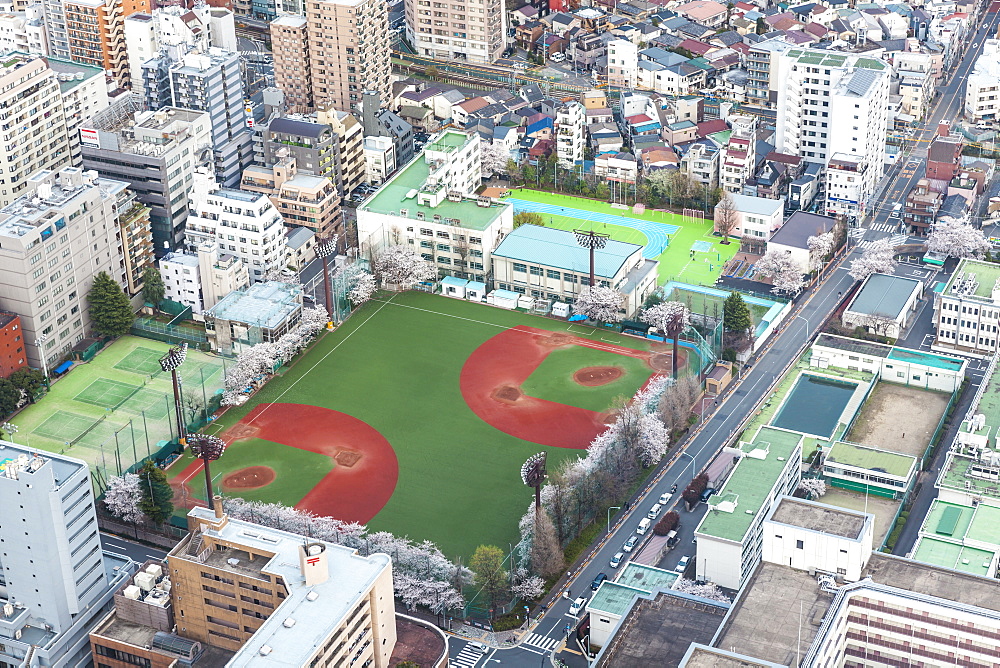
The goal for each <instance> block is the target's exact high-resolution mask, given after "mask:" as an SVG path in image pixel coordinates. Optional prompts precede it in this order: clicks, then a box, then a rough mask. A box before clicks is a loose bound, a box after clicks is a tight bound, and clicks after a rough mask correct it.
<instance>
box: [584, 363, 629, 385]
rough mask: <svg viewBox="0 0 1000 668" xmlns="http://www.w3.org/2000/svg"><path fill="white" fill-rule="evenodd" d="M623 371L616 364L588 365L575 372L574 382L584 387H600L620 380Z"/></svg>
mask: <svg viewBox="0 0 1000 668" xmlns="http://www.w3.org/2000/svg"><path fill="white" fill-rule="evenodd" d="M623 373H625V372H624V371H622V370H621V369H619V368H618V367H616V366H588V367H584V368H583V369H578V370H577V371H575V372H574V373H573V382H574V383H576V384H577V385H583V386H584V387H600V386H601V385H607V384H608V383H610V382H612V381H615V380H618V379H619V378H621V377H622V374H623Z"/></svg>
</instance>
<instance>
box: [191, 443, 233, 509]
mask: <svg viewBox="0 0 1000 668" xmlns="http://www.w3.org/2000/svg"><path fill="white" fill-rule="evenodd" d="M188 440H189V441H190V444H191V454H193V455H194V456H195V457H197V458H198V459H200V460H201V462H202V464H203V465H204V467H205V494H207V495H208V496H206V497H205V499H206V501H205V503H206V505H207V506H208V507H210V508H211V506H212V499H213V498H214V497H213V495H212V474H211V472H210V471H209V468H208V463H209V462H214V461H215V460H216V459H218V458H219V457H221V456H222V453H223V452H225V451H226V442H225V441H223V440H222V439H221V438H219V437H218V436H209V435H208V434H192V435H191V438H190V439H188Z"/></svg>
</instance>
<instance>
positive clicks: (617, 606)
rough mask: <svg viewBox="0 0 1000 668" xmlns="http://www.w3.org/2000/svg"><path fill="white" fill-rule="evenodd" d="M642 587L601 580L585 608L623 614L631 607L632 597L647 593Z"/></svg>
mask: <svg viewBox="0 0 1000 668" xmlns="http://www.w3.org/2000/svg"><path fill="white" fill-rule="evenodd" d="M648 593H649V592H647V591H646V590H644V589H638V588H636V587H626V586H625V585H620V584H618V583H616V582H607V581H605V582H602V583H601V586H600V587H599V588H598V590H597V592H596V593H595V594H594V598H592V599H590V602H589V603H588V604H587V610H599V611H600V612H607V613H608V614H612V615H618V616H619V617H621V616H624V615H625V613H626V612H628V611H629V609H631V607H632V599H634V598H635V597H636V596H639V595H641V594H648Z"/></svg>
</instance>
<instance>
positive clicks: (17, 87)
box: [0, 53, 72, 206]
mask: <svg viewBox="0 0 1000 668" xmlns="http://www.w3.org/2000/svg"><path fill="white" fill-rule="evenodd" d="M0 107H2V108H3V109H4V110H5V111H4V113H6V114H8V117H9V118H11V119H13V120H12V125H11V128H10V132H9V133H8V134H5V135H4V144H3V147H2V149H0V172H2V173H3V176H2V177H0V206H3V205H7V204H10V203H11V202H12V201H14V200H15V199H16V198H18V197H20V196H21V195H23V194H24V192H25V189H26V188H27V187H28V177H29V176H31V175H32V174H34V173H36V172H38V171H39V170H43V169H47V170H54V169H58V168H59V167H61V166H62V165H67V164H70V160H71V158H72V145H71V143H70V139H69V133H68V131H67V129H66V112H65V109H64V107H63V98H62V94H61V93H60V90H59V79H58V77H57V76H56V73H55V72H53V71H52V70H51V69H50V68H49V67H48V65H47V64H46V62H45V59H44V58H41V57H38V56H29V55H27V54H23V53H11V54H7V55H6V56H5V57H4V62H3V63H2V64H0Z"/></svg>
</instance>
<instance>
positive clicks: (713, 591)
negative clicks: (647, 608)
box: [672, 578, 732, 603]
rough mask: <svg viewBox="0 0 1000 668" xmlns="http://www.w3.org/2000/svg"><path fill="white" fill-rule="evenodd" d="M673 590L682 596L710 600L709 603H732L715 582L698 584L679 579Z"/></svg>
mask: <svg viewBox="0 0 1000 668" xmlns="http://www.w3.org/2000/svg"><path fill="white" fill-rule="evenodd" d="M672 588H673V590H674V591H676V592H679V593H681V594H688V595H690V596H697V597H698V598H704V599H708V600H709V601H716V602H718V603H731V602H732V601H730V600H729V598H728V597H727V596H726V595H725V594H723V593H722V590H721V589H719V585H717V584H715V583H714V582H705V583H703V584H698V583H696V582H695V581H694V580H688V579H686V578H677V581H676V582H674V586H673V587H672Z"/></svg>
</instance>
